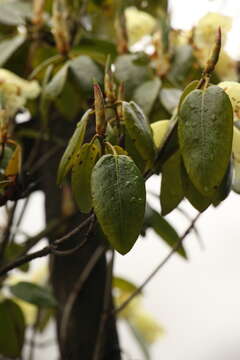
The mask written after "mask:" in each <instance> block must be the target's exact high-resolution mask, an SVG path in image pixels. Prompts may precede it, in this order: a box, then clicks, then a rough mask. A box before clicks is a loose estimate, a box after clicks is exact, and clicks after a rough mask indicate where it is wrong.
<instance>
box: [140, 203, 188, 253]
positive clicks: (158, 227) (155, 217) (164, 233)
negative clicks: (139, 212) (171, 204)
mask: <svg viewBox="0 0 240 360" xmlns="http://www.w3.org/2000/svg"><path fill="white" fill-rule="evenodd" d="M144 223H145V226H146V227H152V228H153V230H154V231H155V232H156V233H157V234H158V235H159V236H160V237H161V239H162V240H164V241H165V242H166V243H167V244H168V245H169V246H170V247H171V248H173V247H174V246H175V245H176V244H177V243H178V241H179V235H178V233H177V232H176V230H175V229H174V228H173V227H172V226H171V225H170V224H169V222H167V220H165V219H164V218H163V217H162V216H161V215H160V214H159V213H158V212H157V211H155V210H153V209H152V208H151V206H150V205H149V204H147V206H146V210H145V219H144ZM177 252H178V254H179V255H181V256H182V257H184V258H185V259H187V254H186V252H185V250H184V247H183V245H180V247H179V249H178V251H177Z"/></svg>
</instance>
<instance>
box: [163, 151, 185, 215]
mask: <svg viewBox="0 0 240 360" xmlns="http://www.w3.org/2000/svg"><path fill="white" fill-rule="evenodd" d="M183 198H184V190H183V185H182V178H181V155H180V153H179V151H178V152H176V153H175V154H173V155H172V156H171V157H170V158H169V159H168V160H167V161H166V162H165V163H164V164H163V166H162V180H161V192H160V202H161V210H162V215H167V214H168V213H170V212H171V211H172V210H174V209H175V208H176V207H177V206H178V204H179V203H180V202H181V201H182V200H183Z"/></svg>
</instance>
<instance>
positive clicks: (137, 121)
mask: <svg viewBox="0 0 240 360" xmlns="http://www.w3.org/2000/svg"><path fill="white" fill-rule="evenodd" d="M123 119H124V123H125V126H126V129H127V132H128V134H129V136H130V138H131V140H132V141H133V142H134V144H135V146H136V149H137V151H138V152H139V154H140V155H141V156H142V158H143V159H144V160H146V161H150V162H152V161H153V160H154V157H155V146H154V142H153V136H152V129H151V127H150V125H149V123H148V121H147V119H146V117H145V115H144V113H143V112H142V110H141V109H140V107H139V106H138V105H137V104H135V103H134V102H133V101H131V102H130V103H127V102H123Z"/></svg>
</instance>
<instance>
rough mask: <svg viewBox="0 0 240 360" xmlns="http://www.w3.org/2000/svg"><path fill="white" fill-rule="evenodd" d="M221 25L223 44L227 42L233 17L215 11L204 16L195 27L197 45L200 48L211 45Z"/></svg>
mask: <svg viewBox="0 0 240 360" xmlns="http://www.w3.org/2000/svg"><path fill="white" fill-rule="evenodd" d="M219 26H220V27H221V30H222V44H225V42H226V37H227V32H228V31H229V30H230V29H231V26H232V19H231V17H229V16H225V15H222V14H219V13H213V12H211V13H208V14H206V15H205V16H203V17H202V18H201V19H200V20H199V22H198V24H197V26H196V28H195V35H194V41H195V44H196V46H197V47H199V48H204V47H205V46H207V47H209V44H210V46H211V45H212V44H213V43H214V41H215V38H216V33H217V30H218V28H219Z"/></svg>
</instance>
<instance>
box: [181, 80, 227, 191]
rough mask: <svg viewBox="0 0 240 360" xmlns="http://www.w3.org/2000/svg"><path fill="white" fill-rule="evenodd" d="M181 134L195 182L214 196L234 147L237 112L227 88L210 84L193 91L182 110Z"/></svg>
mask: <svg viewBox="0 0 240 360" xmlns="http://www.w3.org/2000/svg"><path fill="white" fill-rule="evenodd" d="M178 135H179V143H180V150H181V153H182V157H183V161H184V165H185V167H186V170H187V173H188V175H189V177H190V179H191V181H192V182H193V184H194V186H195V187H196V189H198V191H199V192H201V193H202V194H203V195H205V196H211V195H212V194H213V193H214V192H215V190H216V189H217V188H218V186H219V185H220V183H221V181H222V179H223V177H224V175H225V173H226V170H227V166H228V163H229V160H230V156H231V150H232V138H233V111H232V105H231V102H230V100H229V97H228V96H227V95H226V93H225V92H224V90H222V89H221V88H220V87H218V86H210V87H209V88H207V89H206V90H194V91H192V92H191V93H190V94H189V95H188V96H187V98H186V99H185V101H184V102H183V104H182V106H181V108H180V111H179V126H178Z"/></svg>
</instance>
